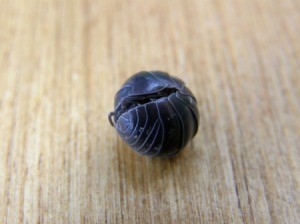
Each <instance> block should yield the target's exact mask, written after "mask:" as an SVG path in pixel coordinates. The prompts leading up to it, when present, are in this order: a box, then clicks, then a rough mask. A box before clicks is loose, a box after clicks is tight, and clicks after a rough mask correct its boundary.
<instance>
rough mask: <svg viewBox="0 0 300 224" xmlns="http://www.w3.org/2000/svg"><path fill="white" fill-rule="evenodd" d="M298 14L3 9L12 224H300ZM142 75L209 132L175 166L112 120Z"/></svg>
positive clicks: (32, 4)
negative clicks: (194, 111)
mask: <svg viewBox="0 0 300 224" xmlns="http://www.w3.org/2000/svg"><path fill="white" fill-rule="evenodd" d="M299 12H300V1H298V0H278V1H273V0H253V1H244V0H229V1H222V0H213V1H211V0H187V1H184V0H172V1H171V0H164V1H161V0H151V1H150V0H149V1H138V0H127V1H124V0H113V1H111V0H103V1H95V0H73V1H71V0H70V1H59V0H56V1H46V0H43V1H33V0H31V1H16V0H12V1H5V0H2V1H0V28H1V29H0V171H1V172H0V223H9V224H11V223H289V224H290V223H297V222H298V223H299V220H300V26H299V24H300V13H299ZM140 70H163V71H168V72H169V73H170V74H173V75H177V76H179V77H180V78H182V79H183V80H185V82H186V83H187V85H188V86H189V87H190V88H191V89H192V90H193V92H194V93H195V95H196V97H197V100H198V101H199V110H200V114H201V124H200V127H199V132H198V134H197V136H196V137H195V138H194V139H193V141H192V142H191V143H190V144H189V145H188V147H187V148H186V149H185V150H184V152H183V153H181V154H180V155H179V156H178V157H176V158H173V159H150V158H144V157H141V156H139V155H137V154H135V153H134V152H132V151H131V150H130V149H129V148H128V147H127V146H126V145H125V144H124V143H123V142H122V141H121V140H120V138H119V137H118V136H117V134H116V132H115V130H114V129H113V128H112V127H111V126H110V124H109V122H108V121H107V114H108V113H109V112H110V111H111V110H112V109H113V97H114V94H115V92H116V91H117V90H118V88H119V87H120V86H121V84H122V83H123V82H124V81H125V80H126V79H127V78H128V77H129V76H130V75H132V74H133V73H135V72H138V71H140Z"/></svg>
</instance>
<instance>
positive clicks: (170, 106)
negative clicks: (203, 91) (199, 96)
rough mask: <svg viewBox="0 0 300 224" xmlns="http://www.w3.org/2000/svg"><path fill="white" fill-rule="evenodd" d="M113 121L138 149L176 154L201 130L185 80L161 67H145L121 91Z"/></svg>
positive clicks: (112, 115) (149, 153)
mask: <svg viewBox="0 0 300 224" xmlns="http://www.w3.org/2000/svg"><path fill="white" fill-rule="evenodd" d="M109 121H110V123H111V124H112V125H113V126H114V127H115V128H116V129H117V131H118V133H119V135H120V136H121V138H122V139H123V140H124V141H125V142H126V143H127V144H128V145H130V146H131V147H132V148H133V149H134V150H135V151H137V152H138V153H141V154H143V155H147V156H152V157H153V156H160V157H172V156H174V155H176V154H177V153H178V152H180V151H181V150H182V149H183V148H184V147H185V146H186V144H187V143H188V142H189V141H190V140H191V139H192V138H193V137H194V136H195V134H196V133H197V130H198V121H199V112H198V109H197V102H196V98H195V97H194V95H193V94H192V92H191V91H190V90H189V89H188V88H187V87H186V86H185V84H184V82H183V81H182V80H180V79H178V78H176V77H173V76H170V75H169V74H168V73H165V72H161V71H152V72H146V71H142V72H139V73H137V74H135V75H133V76H132V77H130V78H129V79H128V80H127V81H126V82H125V83H124V85H123V86H122V88H121V89H120V90H119V91H118V92H117V94H116V96H115V110H114V112H111V113H110V114H109Z"/></svg>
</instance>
